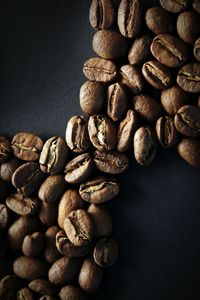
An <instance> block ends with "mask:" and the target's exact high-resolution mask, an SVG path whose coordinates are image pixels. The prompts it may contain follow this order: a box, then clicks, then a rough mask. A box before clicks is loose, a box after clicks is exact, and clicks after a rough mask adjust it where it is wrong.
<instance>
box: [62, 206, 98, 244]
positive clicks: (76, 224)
mask: <svg viewBox="0 0 200 300" xmlns="http://www.w3.org/2000/svg"><path fill="white" fill-rule="evenodd" d="M64 230H65V232H66V235H67V237H68V238H69V240H70V242H71V243H72V244H74V245H75V246H84V245H87V244H88V243H89V242H91V240H92V239H93V236H94V228H93V223H92V219H91V216H90V215H89V214H88V212H86V211H85V210H84V209H77V210H73V211H72V212H71V213H70V214H69V215H68V216H67V218H66V219H65V221H64Z"/></svg>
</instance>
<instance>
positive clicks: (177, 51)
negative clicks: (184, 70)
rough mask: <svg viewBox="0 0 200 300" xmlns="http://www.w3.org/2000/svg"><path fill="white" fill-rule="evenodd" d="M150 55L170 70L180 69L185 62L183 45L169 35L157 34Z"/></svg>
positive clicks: (185, 51) (185, 53)
mask: <svg viewBox="0 0 200 300" xmlns="http://www.w3.org/2000/svg"><path fill="white" fill-rule="evenodd" d="M151 53H152V54H153V56H154V57H155V58H156V59H157V60H158V61H159V62H161V63H162V64H163V65H165V66H167V67H171V68H177V67H180V66H182V65H183V64H184V63H185V62H186V60H187V48H186V46H185V44H184V43H183V42H182V41H181V40H180V39H178V38H176V37H174V36H172V35H169V34H159V35H157V36H156V37H155V38H154V39H153V42H152V44H151Z"/></svg>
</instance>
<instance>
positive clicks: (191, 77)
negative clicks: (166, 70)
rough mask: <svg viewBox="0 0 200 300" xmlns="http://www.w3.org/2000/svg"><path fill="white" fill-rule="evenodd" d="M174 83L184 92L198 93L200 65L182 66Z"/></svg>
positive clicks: (199, 90)
mask: <svg viewBox="0 0 200 300" xmlns="http://www.w3.org/2000/svg"><path fill="white" fill-rule="evenodd" d="M176 81H177V83H178V85H179V86H180V87H181V88H182V89H183V90H184V91H186V92H190V93H200V63H197V62H196V63H189V64H187V65H184V66H183V67H182V68H181V69H180V70H179V71H178V75H177V79H176Z"/></svg>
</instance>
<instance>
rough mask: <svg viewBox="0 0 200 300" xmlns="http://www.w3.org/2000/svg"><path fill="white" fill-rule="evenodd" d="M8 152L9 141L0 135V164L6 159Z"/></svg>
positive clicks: (9, 147) (9, 148)
mask: <svg viewBox="0 0 200 300" xmlns="http://www.w3.org/2000/svg"><path fill="white" fill-rule="evenodd" d="M10 153H11V144H10V141H9V140H8V139H7V138H6V137H4V136H0V164H1V163H2V162H4V161H6V160H7V159H8V157H9V155H10Z"/></svg>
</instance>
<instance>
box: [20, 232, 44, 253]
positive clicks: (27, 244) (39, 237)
mask: <svg viewBox="0 0 200 300" xmlns="http://www.w3.org/2000/svg"><path fill="white" fill-rule="evenodd" d="M43 250H44V236H43V234H42V233H41V232H34V233H33V234H32V235H26V236H25V238H24V240H23V243H22V252H23V254H24V255H25V256H27V257H37V256H39V255H40V254H41V253H42V251H43Z"/></svg>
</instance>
